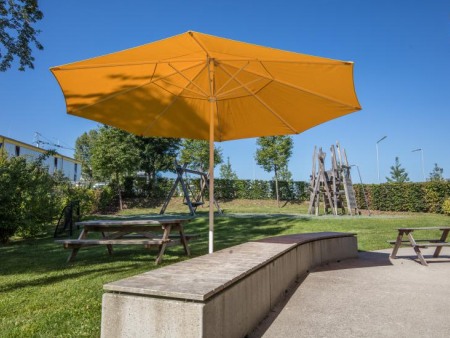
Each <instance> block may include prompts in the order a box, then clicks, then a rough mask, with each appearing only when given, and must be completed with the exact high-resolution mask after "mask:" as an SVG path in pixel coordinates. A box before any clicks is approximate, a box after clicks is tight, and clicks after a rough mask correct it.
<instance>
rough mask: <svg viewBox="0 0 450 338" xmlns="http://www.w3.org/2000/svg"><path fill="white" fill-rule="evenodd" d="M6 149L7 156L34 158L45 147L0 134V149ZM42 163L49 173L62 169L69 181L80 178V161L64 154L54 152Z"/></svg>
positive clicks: (75, 180) (40, 153)
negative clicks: (38, 146) (53, 154)
mask: <svg viewBox="0 0 450 338" xmlns="http://www.w3.org/2000/svg"><path fill="white" fill-rule="evenodd" d="M1 149H4V150H6V153H7V154H8V156H9V157H13V156H23V157H25V159H27V160H30V161H32V160H36V159H37V158H38V157H39V156H40V155H42V154H44V153H45V152H46V150H45V149H40V148H37V147H34V146H32V145H28V144H25V143H23V142H19V141H15V140H13V139H9V138H6V137H3V136H1V135H0V150H1ZM43 165H44V166H46V167H47V168H48V172H49V173H50V174H53V173H55V171H56V170H60V171H62V173H63V174H64V176H66V177H67V178H69V180H70V181H73V182H78V181H79V180H80V178H81V169H82V168H81V163H80V162H78V161H76V160H74V159H72V158H70V157H66V156H62V155H60V154H56V155H55V156H49V157H47V158H46V159H45V160H44V161H43Z"/></svg>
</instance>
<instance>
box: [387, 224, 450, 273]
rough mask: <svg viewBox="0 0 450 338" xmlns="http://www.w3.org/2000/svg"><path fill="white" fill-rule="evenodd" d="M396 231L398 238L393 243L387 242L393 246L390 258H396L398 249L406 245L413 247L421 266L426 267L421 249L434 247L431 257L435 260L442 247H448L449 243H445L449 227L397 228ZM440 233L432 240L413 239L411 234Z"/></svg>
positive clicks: (449, 230)
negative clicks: (421, 232)
mask: <svg viewBox="0 0 450 338" xmlns="http://www.w3.org/2000/svg"><path fill="white" fill-rule="evenodd" d="M397 230H398V236H397V239H396V240H395V241H389V242H390V243H391V244H395V245H394V249H393V250H392V254H391V258H396V257H397V252H398V249H399V248H400V246H401V245H402V244H407V245H410V246H412V247H413V249H414V251H415V252H416V255H417V257H418V258H419V260H420V262H421V263H422V265H425V266H427V265H428V263H427V261H426V260H425V258H424V257H423V255H422V252H421V251H420V249H421V248H428V247H436V250H435V251H434V254H433V257H434V258H437V257H439V254H440V253H441V250H442V248H443V247H444V246H450V243H449V242H447V237H448V233H449V232H450V227H418V228H399V229H397ZM436 230H438V231H441V232H442V233H441V236H440V238H434V239H417V240H416V239H414V237H413V232H414V231H436ZM405 235H406V236H407V238H408V239H407V240H403V236H405Z"/></svg>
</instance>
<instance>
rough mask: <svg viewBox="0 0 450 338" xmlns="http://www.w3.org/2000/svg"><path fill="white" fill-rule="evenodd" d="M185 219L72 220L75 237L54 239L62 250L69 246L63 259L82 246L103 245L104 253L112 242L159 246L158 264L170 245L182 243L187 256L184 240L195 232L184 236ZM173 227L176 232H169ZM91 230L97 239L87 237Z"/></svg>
mask: <svg viewBox="0 0 450 338" xmlns="http://www.w3.org/2000/svg"><path fill="white" fill-rule="evenodd" d="M188 221H189V219H161V220H142V219H140V220H95V221H84V222H77V223H75V224H76V225H77V226H79V227H82V228H83V230H82V231H81V233H80V235H79V236H78V238H77V239H65V240H57V241H55V242H56V243H60V244H63V246H64V248H65V249H72V252H71V254H70V255H69V257H68V259H67V262H71V261H73V260H74V259H75V257H76V255H77V253H78V251H79V250H80V249H81V248H82V247H89V246H96V245H106V247H107V249H108V253H109V254H110V255H112V254H113V247H112V246H113V245H143V246H144V247H145V248H146V249H149V248H153V247H157V248H158V249H159V251H158V255H157V257H156V260H155V263H156V264H159V263H161V261H162V257H163V255H164V252H165V250H166V247H168V246H172V245H180V244H181V245H183V248H184V251H185V253H186V255H187V256H189V255H190V250H189V246H188V241H189V240H191V239H193V238H196V237H198V235H193V234H190V235H186V234H185V233H184V227H183V224H184V223H186V222H188ZM172 230H175V231H177V232H178V234H176V235H174V234H171V231H172ZM92 233H101V236H102V237H101V238H88V236H89V235H91V234H92Z"/></svg>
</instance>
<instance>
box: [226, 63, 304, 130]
mask: <svg viewBox="0 0 450 338" xmlns="http://www.w3.org/2000/svg"><path fill="white" fill-rule="evenodd" d="M223 70H224V71H225V72H226V73H227V74H229V72H228V70H226V69H225V68H223ZM229 75H230V74H229ZM236 81H237V82H238V83H239V84H240V85H241V86H242V87H243V88H245V89H246V90H247V91H248V92H249V93H250V94H251V95H252V96H253V97H254V98H255V99H256V100H258V101H259V103H261V104H262V105H263V106H264V107H265V108H266V109H267V110H268V111H270V112H271V113H272V114H273V115H274V116H275V117H276V118H278V119H279V120H280V121H281V122H282V123H283V124H284V125H285V126H286V127H288V128H289V129H290V130H292V132H293V133H294V134H298V131H297V130H296V129H295V128H294V127H293V126H291V125H290V124H289V123H288V122H287V121H286V120H285V119H283V118H282V117H281V116H280V115H279V114H278V113H277V112H276V111H274V110H273V109H272V108H271V107H270V106H269V105H268V104H267V103H265V102H264V101H263V100H262V99H261V98H260V97H259V96H258V95H256V94H255V93H253V92H252V91H251V90H250V89H249V88H248V87H247V86H246V85H245V84H243V83H242V82H241V81H239V80H238V79H236Z"/></svg>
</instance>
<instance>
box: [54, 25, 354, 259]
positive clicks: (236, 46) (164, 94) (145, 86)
mask: <svg viewBox="0 0 450 338" xmlns="http://www.w3.org/2000/svg"><path fill="white" fill-rule="evenodd" d="M51 71H52V73H53V74H54V76H55V77H56V79H57V81H58V82H59V84H60V86H61V89H62V91H63V93H64V96H65V99H66V106H67V112H68V113H69V114H72V115H76V116H80V117H84V118H87V119H91V120H95V121H98V122H102V123H105V124H108V125H111V126H115V127H117V128H120V129H124V130H127V131H129V132H132V133H134V134H137V135H140V136H161V137H176V138H191V139H202V140H209V141H210V151H211V155H212V154H213V150H214V141H226V140H235V139H242V138H250V137H260V136H274V135H286V134H297V133H300V132H302V131H304V130H307V129H309V128H311V127H313V126H316V125H318V124H320V123H323V122H326V121H328V120H331V119H334V118H337V117H340V116H342V115H346V114H349V113H351V112H354V111H357V110H360V109H361V107H360V105H359V102H358V99H357V97H356V93H355V89H354V84H353V63H352V62H345V61H338V60H332V59H327V58H322V57H315V56H310V55H305V54H299V53H293V52H288V51H282V50H278V49H273V48H268V47H263V46H257V45H253V44H248V43H244V42H239V41H234V40H229V39H225V38H220V37H216V36H211V35H207V34H202V33H197V32H186V33H184V34H180V35H177V36H174V37H171V38H168V39H164V40H160V41H157V42H153V43H150V44H146V45H143V46H139V47H135V48H131V49H127V50H124V51H119V52H116V53H112V54H108V55H104V56H99V57H95V58H92V59H88V60H83V61H79V62H75V63H71V64H67V65H63V66H58V67H54V68H51ZM210 157H211V158H210V180H211V184H210V198H213V197H212V196H213V195H214V175H213V167H214V165H213V158H212V157H213V156H210ZM213 208H214V206H213V203H212V202H211V201H210V250H209V251H210V252H212V237H213V227H214V221H213V217H214V214H213V212H214V209H213Z"/></svg>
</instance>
